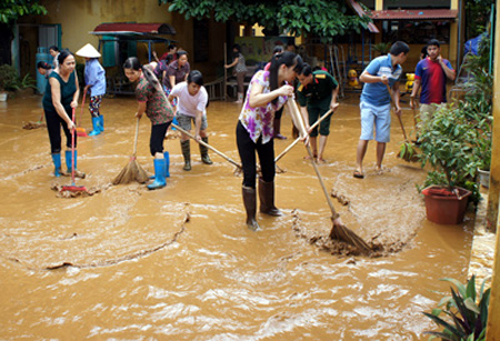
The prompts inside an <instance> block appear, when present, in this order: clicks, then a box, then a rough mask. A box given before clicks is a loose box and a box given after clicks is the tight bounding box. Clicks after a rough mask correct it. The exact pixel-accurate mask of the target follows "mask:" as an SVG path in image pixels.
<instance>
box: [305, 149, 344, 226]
mask: <svg viewBox="0 0 500 341" xmlns="http://www.w3.org/2000/svg"><path fill="white" fill-rule="evenodd" d="M306 149H307V152H308V153H309V157H310V159H311V163H312V165H313V167H314V171H315V172H316V175H317V176H318V180H319V183H320V184H321V188H322V189H323V193H324V194H325V198H326V201H327V202H328V206H330V210H331V211H332V219H333V220H335V219H337V218H338V217H339V214H338V213H337V211H336V210H335V207H333V203H332V201H331V200H330V195H329V194H328V191H327V189H326V186H325V183H324V182H323V178H322V177H321V174H320V172H319V169H318V165H317V164H316V162H315V161H314V156H313V154H312V152H311V147H309V145H307V146H306Z"/></svg>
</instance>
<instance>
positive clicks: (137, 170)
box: [113, 118, 149, 185]
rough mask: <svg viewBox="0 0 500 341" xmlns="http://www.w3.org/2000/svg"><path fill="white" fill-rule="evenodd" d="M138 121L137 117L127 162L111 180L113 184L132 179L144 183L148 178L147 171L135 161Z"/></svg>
mask: <svg viewBox="0 0 500 341" xmlns="http://www.w3.org/2000/svg"><path fill="white" fill-rule="evenodd" d="M139 122H140V118H137V124H136V127H135V138H134V150H133V152H132V155H131V156H130V160H129V163H128V164H127V165H126V166H125V168H123V169H122V171H121V172H120V174H118V175H117V176H116V178H115V179H114V180H113V185H119V184H128V183H130V182H132V181H134V180H135V181H137V182H138V183H141V184H143V183H145V182H146V181H148V180H149V176H148V173H146V171H145V170H144V169H143V168H142V167H141V165H140V164H139V163H138V162H137V157H136V154H137V140H138V137H139Z"/></svg>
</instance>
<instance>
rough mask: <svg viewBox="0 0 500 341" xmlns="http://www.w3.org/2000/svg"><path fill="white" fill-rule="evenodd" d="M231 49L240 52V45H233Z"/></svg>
mask: <svg viewBox="0 0 500 341" xmlns="http://www.w3.org/2000/svg"><path fill="white" fill-rule="evenodd" d="M233 49H236V50H238V52H241V46H240V44H234V45H233Z"/></svg>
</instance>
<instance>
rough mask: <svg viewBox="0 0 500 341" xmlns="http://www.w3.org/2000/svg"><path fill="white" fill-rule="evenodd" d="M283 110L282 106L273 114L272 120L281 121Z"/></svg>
mask: <svg viewBox="0 0 500 341" xmlns="http://www.w3.org/2000/svg"><path fill="white" fill-rule="evenodd" d="M283 108H284V106H282V107H281V109H280V110H278V111H276V112H275V113H274V118H276V119H278V120H281V115H282V114H283Z"/></svg>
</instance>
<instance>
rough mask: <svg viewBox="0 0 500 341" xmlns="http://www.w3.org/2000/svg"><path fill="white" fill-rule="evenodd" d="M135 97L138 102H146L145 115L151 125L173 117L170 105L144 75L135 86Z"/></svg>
mask: <svg viewBox="0 0 500 341" xmlns="http://www.w3.org/2000/svg"><path fill="white" fill-rule="evenodd" d="M135 97H136V98H137V100H138V101H139V102H146V115H147V116H148V117H149V119H150V120H151V123H152V124H153V125H158V124H163V123H167V122H170V121H172V120H173V119H174V111H173V110H172V105H171V104H170V103H169V102H168V101H167V100H166V98H165V96H163V95H162V94H161V93H159V92H157V91H156V90H155V89H154V88H153V86H152V85H151V84H149V82H148V81H147V79H146V78H145V77H144V76H141V78H140V79H139V84H137V87H136V88H135Z"/></svg>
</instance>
